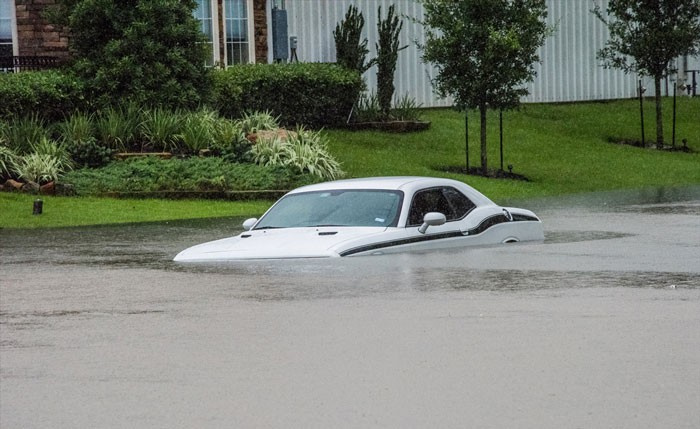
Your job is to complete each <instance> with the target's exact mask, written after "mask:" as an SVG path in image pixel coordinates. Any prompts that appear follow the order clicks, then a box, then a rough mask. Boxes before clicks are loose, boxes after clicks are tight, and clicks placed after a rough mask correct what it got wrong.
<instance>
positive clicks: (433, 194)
mask: <svg viewBox="0 0 700 429" xmlns="http://www.w3.org/2000/svg"><path fill="white" fill-rule="evenodd" d="M474 207H476V206H475V204H474V203H473V202H471V200H469V198H467V197H466V196H464V195H463V194H462V193H461V192H459V191H458V190H456V189H454V188H432V189H425V190H422V191H418V192H416V194H415V195H414V196H413V201H412V202H411V209H410V210H409V212H408V220H407V222H406V226H417V225H420V224H422V223H423V217H424V216H425V215H426V213H430V212H438V213H442V214H444V215H445V217H446V218H447V221H448V222H449V221H453V220H458V219H461V218H463V217H464V216H466V215H467V213H469V212H470V211H471V210H472V209H473V208H474Z"/></svg>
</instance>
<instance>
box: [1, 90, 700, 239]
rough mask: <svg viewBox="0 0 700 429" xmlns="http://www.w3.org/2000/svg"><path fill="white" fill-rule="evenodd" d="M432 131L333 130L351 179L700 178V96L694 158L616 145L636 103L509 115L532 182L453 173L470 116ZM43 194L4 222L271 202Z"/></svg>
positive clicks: (684, 111)
mask: <svg viewBox="0 0 700 429" xmlns="http://www.w3.org/2000/svg"><path fill="white" fill-rule="evenodd" d="M664 102H665V105H664V114H665V119H666V120H665V122H664V126H665V138H666V141H667V143H668V144H670V142H671V136H672V129H671V122H672V121H671V118H672V116H671V112H672V104H671V103H672V100H671V99H668V98H667V99H665V100H664ZM424 119H426V120H429V121H431V122H432V126H431V128H430V129H429V130H427V131H423V132H419V133H412V134H392V133H382V132H375V131H353V132H350V131H345V130H327V131H326V134H327V135H328V137H329V139H330V149H331V152H332V153H333V154H334V155H335V157H336V158H337V159H338V160H339V161H340V162H342V163H343V168H344V170H345V171H346V172H347V173H348V176H349V177H363V176H386V175H420V176H441V177H450V178H454V179H457V180H462V181H465V182H467V183H469V184H471V185H472V186H474V187H476V188H477V189H479V190H480V191H482V192H484V193H485V194H486V195H487V196H489V197H490V198H492V199H493V200H495V201H497V202H498V201H502V200H506V199H508V200H510V199H519V198H530V197H538V196H546V195H563V194H573V193H579V192H589V191H599V190H611V189H625V188H644V187H652V186H674V185H688V184H700V97H696V98H693V99H690V98H686V97H680V98H679V99H678V118H677V127H676V139H677V144H680V141H681V139H684V138H686V139H688V146H689V147H690V148H691V149H692V150H693V152H694V153H693V154H687V153H681V152H669V151H658V150H656V149H640V148H635V147H630V146H624V145H616V144H611V143H609V142H608V140H609V139H610V138H620V139H640V127H639V104H638V102H637V101H636V100H622V101H614V102H605V103H602V102H601V103H579V104H529V105H523V106H522V107H521V108H520V110H518V111H514V112H506V113H505V114H504V165H505V166H507V165H508V164H512V165H513V167H514V168H513V172H514V173H518V174H521V175H524V176H526V177H527V178H529V179H530V181H528V182H526V181H520V180H504V179H486V178H482V177H477V176H465V175H459V174H450V173H445V172H443V171H441V170H440V169H439V167H441V166H453V167H459V166H464V163H465V161H464V160H465V153H464V144H465V141H464V115H463V114H462V113H459V112H455V111H453V110H450V109H439V110H427V111H426V112H425V117H424ZM645 119H646V122H645V131H646V138H647V140H653V139H655V132H656V131H655V126H654V104H653V101H651V100H647V101H645ZM488 120H489V128H488V148H489V151H488V158H489V165H490V167H495V168H497V167H499V165H500V159H499V148H498V115H497V113H491V114H490V115H489V118H488ZM469 127H470V129H469V131H470V132H469V146H470V151H469V157H470V165H471V166H477V165H479V162H480V159H479V157H480V153H479V139H478V135H479V123H478V118H477V114H476V112H471V113H470V116H469ZM35 198H36V197H35V196H31V195H17V194H9V193H0V228H35V227H53V226H72V225H92V224H107V223H128V222H147V221H164V220H174V219H187V218H204V217H224V216H241V217H247V216H258V215H260V214H261V213H262V212H263V211H264V210H265V209H266V208H267V207H269V205H270V203H271V202H269V201H253V202H227V201H211V200H200V201H196V200H189V201H182V200H178V201H168V200H115V199H109V198H68V197H42V199H43V200H44V214H43V215H41V216H33V215H32V214H31V213H32V201H33V200H34V199H35Z"/></svg>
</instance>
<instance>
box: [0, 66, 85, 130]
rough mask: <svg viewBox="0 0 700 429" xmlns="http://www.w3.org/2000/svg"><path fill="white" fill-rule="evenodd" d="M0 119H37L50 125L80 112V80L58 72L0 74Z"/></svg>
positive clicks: (81, 103) (81, 99)
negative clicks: (33, 117) (50, 122)
mask: <svg viewBox="0 0 700 429" xmlns="http://www.w3.org/2000/svg"><path fill="white" fill-rule="evenodd" d="M0 100H2V102H0V119H9V118H11V117H15V116H29V115H38V116H40V117H41V118H43V119H45V120H48V121H54V120H60V119H63V118H64V117H65V116H67V115H69V114H70V113H71V112H73V111H74V110H76V109H80V108H83V107H84V105H85V98H84V96H83V85H82V84H81V82H80V80H79V79H77V78H75V77H72V76H70V75H69V74H66V73H64V72H61V71H58V70H46V71H34V72H22V73H0Z"/></svg>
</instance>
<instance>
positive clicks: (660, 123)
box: [654, 76, 664, 149]
mask: <svg viewBox="0 0 700 429" xmlns="http://www.w3.org/2000/svg"><path fill="white" fill-rule="evenodd" d="M654 89H655V91H656V95H655V97H654V98H655V100H656V148H657V149H663V147H664V118H663V115H662V114H661V76H655V77H654Z"/></svg>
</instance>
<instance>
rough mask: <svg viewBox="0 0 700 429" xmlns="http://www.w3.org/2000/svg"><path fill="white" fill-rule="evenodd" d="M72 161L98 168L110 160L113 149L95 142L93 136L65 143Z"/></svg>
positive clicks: (82, 165) (83, 165)
mask: <svg viewBox="0 0 700 429" xmlns="http://www.w3.org/2000/svg"><path fill="white" fill-rule="evenodd" d="M66 149H67V150H68V153H69V154H70V157H71V159H72V160H73V162H74V163H75V164H76V165H78V166H80V167H88V168H98V167H102V166H105V165H107V164H109V163H110V161H112V156H113V155H114V152H115V151H114V150H113V149H110V148H108V147H105V146H103V145H101V144H99V143H98V142H97V140H95V138H94V137H91V138H89V139H87V140H75V141H73V142H71V143H70V144H67V145H66Z"/></svg>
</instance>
